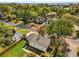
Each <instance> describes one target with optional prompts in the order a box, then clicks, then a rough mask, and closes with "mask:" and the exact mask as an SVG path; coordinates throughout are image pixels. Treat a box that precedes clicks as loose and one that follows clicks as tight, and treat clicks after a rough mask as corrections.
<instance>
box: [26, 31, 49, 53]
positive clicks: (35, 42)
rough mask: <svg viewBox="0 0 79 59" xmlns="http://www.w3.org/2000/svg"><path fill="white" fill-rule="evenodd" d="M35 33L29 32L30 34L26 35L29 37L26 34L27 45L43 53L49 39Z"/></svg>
mask: <svg viewBox="0 0 79 59" xmlns="http://www.w3.org/2000/svg"><path fill="white" fill-rule="evenodd" d="M35 33H36V32H31V33H30V34H29V33H28V34H29V35H28V34H27V35H28V37H27V40H28V41H29V45H30V46H32V47H34V48H36V49H38V50H41V51H43V52H45V51H46V49H47V48H48V46H49V44H50V39H49V38H48V37H45V36H41V35H39V34H35Z"/></svg>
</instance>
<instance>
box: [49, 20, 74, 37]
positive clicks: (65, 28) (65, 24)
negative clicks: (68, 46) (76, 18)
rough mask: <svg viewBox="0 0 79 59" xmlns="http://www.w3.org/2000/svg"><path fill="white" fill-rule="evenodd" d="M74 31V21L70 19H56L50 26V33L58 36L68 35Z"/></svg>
mask: <svg viewBox="0 0 79 59" xmlns="http://www.w3.org/2000/svg"><path fill="white" fill-rule="evenodd" d="M72 33H73V23H72V22H71V21H69V20H64V19H61V20H54V21H52V22H51V23H50V24H49V26H48V34H49V35H53V34H56V35H57V36H67V35H72Z"/></svg>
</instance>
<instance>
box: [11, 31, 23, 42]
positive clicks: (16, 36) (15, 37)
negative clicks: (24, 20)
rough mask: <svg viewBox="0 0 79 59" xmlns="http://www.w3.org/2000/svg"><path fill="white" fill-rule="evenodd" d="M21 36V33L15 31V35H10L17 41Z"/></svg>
mask: <svg viewBox="0 0 79 59" xmlns="http://www.w3.org/2000/svg"><path fill="white" fill-rule="evenodd" d="M21 37H22V34H21V33H18V32H16V33H15V35H14V36H13V37H12V39H13V41H19V40H20V39H21Z"/></svg>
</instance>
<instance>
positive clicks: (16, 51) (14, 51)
mask: <svg viewBox="0 0 79 59" xmlns="http://www.w3.org/2000/svg"><path fill="white" fill-rule="evenodd" d="M25 43H26V42H25V41H24V40H22V41H20V42H19V43H17V44H16V46H14V47H13V48H11V49H10V50H9V51H7V52H6V53H5V54H4V55H3V56H2V57H21V56H23V55H24V54H25V53H26V52H24V51H23V50H22V48H23V46H24V45H25Z"/></svg>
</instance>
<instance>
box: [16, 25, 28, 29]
mask: <svg viewBox="0 0 79 59" xmlns="http://www.w3.org/2000/svg"><path fill="white" fill-rule="evenodd" d="M16 28H17V29H21V28H24V29H26V28H27V27H26V26H25V25H24V24H18V25H16Z"/></svg>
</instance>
